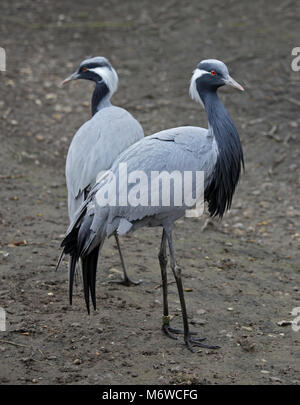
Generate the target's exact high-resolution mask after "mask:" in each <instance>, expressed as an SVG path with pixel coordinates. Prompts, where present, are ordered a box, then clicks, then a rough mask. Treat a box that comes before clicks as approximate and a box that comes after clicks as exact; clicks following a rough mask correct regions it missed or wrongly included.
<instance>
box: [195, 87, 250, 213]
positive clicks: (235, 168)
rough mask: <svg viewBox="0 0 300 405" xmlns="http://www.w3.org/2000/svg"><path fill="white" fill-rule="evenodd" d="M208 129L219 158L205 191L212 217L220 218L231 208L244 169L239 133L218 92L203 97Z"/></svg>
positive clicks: (207, 93)
mask: <svg viewBox="0 0 300 405" xmlns="http://www.w3.org/2000/svg"><path fill="white" fill-rule="evenodd" d="M200 97H201V99H202V100H203V103H204V106H205V110H206V114H207V118H208V122H209V125H210V127H211V129H212V131H213V135H214V137H215V139H216V142H217V145H218V150H219V155H218V159H217V162H216V165H215V168H214V172H213V175H212V178H211V181H210V182H209V184H208V186H207V187H206V189H205V195H204V197H205V200H206V201H207V202H208V210H209V214H210V216H219V217H220V218H221V217H222V216H223V215H224V213H225V212H226V211H227V210H228V209H229V208H230V206H231V202H232V197H233V194H234V191H235V188H236V185H237V183H238V180H239V177H240V173H241V168H242V167H244V157H243V150H242V146H241V142H240V138H239V134H238V132H237V129H236V128H235V126H234V123H233V122H232V120H231V118H230V116H229V114H228V112H227V110H226V109H225V107H224V105H223V103H222V102H221V100H220V99H219V98H218V95H217V92H216V91H210V92H205V93H204V94H200Z"/></svg>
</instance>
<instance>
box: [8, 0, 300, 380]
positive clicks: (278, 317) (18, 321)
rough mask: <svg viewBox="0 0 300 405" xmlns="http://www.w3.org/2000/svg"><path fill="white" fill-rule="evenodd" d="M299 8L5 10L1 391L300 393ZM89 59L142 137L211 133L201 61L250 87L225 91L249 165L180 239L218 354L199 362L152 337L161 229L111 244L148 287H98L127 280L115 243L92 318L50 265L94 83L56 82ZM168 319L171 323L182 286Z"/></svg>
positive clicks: (105, 260) (13, 4)
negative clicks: (99, 388)
mask: <svg viewBox="0 0 300 405" xmlns="http://www.w3.org/2000/svg"><path fill="white" fill-rule="evenodd" d="M299 15H300V4H299V2H297V1H284V2H283V1H277V0H276V1H259V0H255V1H251V2H248V1H237V0H233V1H228V2H221V1H220V2H219V1H217V2H200V1H189V2H180V1H178V0H170V1H164V2H162V1H156V0H155V1H151V2H150V1H145V0H141V1H122V2H121V1H117V0H115V1H108V0H102V1H101V2H98V1H96V0H91V1H86V2H79V1H74V0H72V1H71V0H66V1H63V2H58V1H50V0H49V1H44V0H43V1H42V0H41V1H29V0H23V1H8V0H2V2H1V14H0V24H1V25H0V33H1V37H0V38H1V39H0V46H1V47H3V48H5V50H6V52H7V71H6V72H0V125H1V133H0V136H1V149H0V158H1V160H0V183H1V207H0V265H1V268H0V307H3V308H4V309H5V310H6V316H7V331H6V332H0V382H1V383H2V384H49V383H50V384H169V383H171V384H181V383H182V384H189V383H195V384H299V383H300V331H299V332H296V331H293V330H292V327H291V324H290V322H291V321H292V320H293V319H294V318H295V316H293V315H292V314H291V311H292V310H293V308H295V307H300V283H299V278H300V277H299V258H300V230H299V225H300V208H299V200H300V176H299V175H300V165H299V159H300V133H299V131H300V115H299V111H300V107H299V105H300V96H299V89H300V72H293V71H292V69H291V61H292V56H291V50H292V48H294V47H296V46H300V44H299V34H300V32H299V31H300V29H299V27H300V25H299ZM89 55H103V56H106V57H108V58H109V59H110V61H111V62H112V64H113V66H114V67H115V69H116V70H117V72H118V74H119V79H120V85H119V90H118V92H117V94H116V95H115V96H114V97H113V102H114V104H116V105H119V106H122V107H124V108H127V109H128V110H129V111H130V112H131V113H132V114H133V115H134V116H135V117H136V118H137V119H138V120H139V121H140V122H141V124H142V125H143V127H144V130H145V134H146V135H149V134H151V133H154V132H156V131H158V130H161V129H164V128H170V127H175V126H179V125H187V124H189V125H200V126H204V127H205V126H207V122H206V117H205V114H204V112H203V110H202V109H201V107H200V106H199V105H198V104H195V103H194V102H193V101H192V100H190V99H189V96H188V85H189V80H190V77H191V73H192V71H193V69H194V68H195V66H196V65H197V63H198V62H199V61H200V60H201V59H205V58H218V59H221V60H223V61H224V62H225V63H227V64H228V67H229V69H230V72H231V73H232V76H233V77H234V78H235V79H236V80H238V81H239V82H240V83H241V84H242V85H243V86H244V87H245V89H246V91H245V92H244V93H242V92H237V91H234V90H233V89H232V88H230V89H221V90H220V95H221V98H222V100H223V101H224V102H225V104H226V107H227V109H228V110H229V112H230V114H231V116H232V118H233V120H234V122H235V123H236V126H237V128H238V130H239V133H240V136H241V140H242V144H243V148H244V153H245V162H246V171H245V174H244V175H243V176H242V178H241V181H240V184H239V186H238V188H237V191H236V194H235V198H234V201H233V206H232V209H231V211H230V212H229V213H228V214H227V215H226V216H225V218H224V219H223V221H222V222H218V221H209V222H208V223H206V219H207V217H206V216H205V217H202V218H200V219H182V220H180V221H178V222H177V224H176V229H175V247H176V251H177V255H178V258H179V263H180V265H181V267H182V269H183V277H184V278H183V282H184V287H185V288H186V290H187V292H186V301H187V307H188V312H189V317H190V323H191V324H192V327H193V329H197V330H199V332H200V334H201V335H204V336H206V337H207V340H208V342H211V343H215V344H218V345H220V346H221V349H219V350H212V351H209V350H206V349H201V350H199V351H197V352H196V353H191V352H189V351H188V349H187V348H186V346H185V345H184V342H183V338H182V337H180V338H179V339H178V340H177V341H175V340H171V339H168V338H167V337H166V336H165V335H163V333H162V331H161V315H162V291H161V288H160V283H161V280H160V269H159V263H158V260H157V254H158V248H159V244H160V233H161V231H160V229H141V230H140V231H138V232H136V233H135V234H133V235H130V236H126V237H124V238H122V241H121V242H122V246H123V248H124V252H125V256H126V261H127V263H128V267H129V272H130V275H131V276H132V277H133V278H136V279H137V278H142V279H143V284H141V285H140V286H137V287H131V288H126V287H122V286H117V285H109V284H108V283H107V281H108V280H109V279H110V278H111V277H115V276H116V274H118V273H119V272H120V271H121V269H120V263H119V257H118V254H117V250H116V246H115V242H114V240H112V239H110V240H108V241H107V242H106V244H105V246H104V248H103V251H102V257H101V260H100V264H99V269H98V282H97V284H98V285H97V301H98V309H97V311H96V312H92V313H91V315H90V316H88V315H87V313H86V310H85V305H84V301H83V295H82V288H81V284H80V283H79V284H78V286H77V288H76V290H75V298H74V303H73V306H72V307H70V306H69V304H68V297H67V291H68V275H67V261H64V262H63V265H62V266H61V268H60V270H59V271H58V272H54V269H55V264H56V261H57V258H58V254H59V244H60V241H61V240H62V236H63V234H64V232H65V230H66V228H67V226H68V216H67V205H66V186H65V177H64V164H65V158H66V153H67V149H68V146H69V144H70V141H71V139H72V136H73V135H74V133H75V132H76V130H77V129H78V128H79V126H80V125H81V124H82V123H84V122H85V121H86V120H87V119H88V117H89V116H90V98H91V93H92V89H93V85H92V84H89V83H87V82H77V83H74V84H73V85H71V86H70V87H68V88H64V89H60V88H58V83H59V82H60V81H61V80H62V79H64V78H65V77H66V76H67V75H69V74H70V73H72V72H73V71H74V70H75V69H76V67H77V65H78V63H79V62H80V61H81V60H82V59H84V58H85V57H86V56H89ZM204 224H206V226H204ZM171 280H172V278H171V273H170V281H171ZM170 310H171V313H172V315H174V319H173V324H174V325H178V326H181V312H180V304H179V299H178V295H177V291H176V287H175V284H174V283H171V284H170ZM282 321H287V322H286V323H282ZM283 325H286V326H283Z"/></svg>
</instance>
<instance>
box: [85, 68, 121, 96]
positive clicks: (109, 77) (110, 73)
mask: <svg viewBox="0 0 300 405" xmlns="http://www.w3.org/2000/svg"><path fill="white" fill-rule="evenodd" d="M89 70H90V71H91V72H94V73H96V74H97V75H99V76H101V77H102V79H103V80H104V82H105V84H106V86H107V87H108V89H109V97H111V96H112V95H113V94H114V93H115V92H116V91H117V88H118V81H119V79H118V75H117V72H116V71H115V69H114V68H113V67H111V68H109V67H107V66H103V67H97V68H93V69H89Z"/></svg>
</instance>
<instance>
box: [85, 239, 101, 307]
mask: <svg viewBox="0 0 300 405" xmlns="http://www.w3.org/2000/svg"><path fill="white" fill-rule="evenodd" d="M98 255H99V247H97V248H95V249H94V250H93V251H92V252H91V253H89V254H88V255H87V256H85V257H83V258H82V259H81V264H82V278H83V290H84V299H85V304H86V308H87V311H88V313H90V293H91V298H92V303H93V307H94V309H96V272H97V263H98Z"/></svg>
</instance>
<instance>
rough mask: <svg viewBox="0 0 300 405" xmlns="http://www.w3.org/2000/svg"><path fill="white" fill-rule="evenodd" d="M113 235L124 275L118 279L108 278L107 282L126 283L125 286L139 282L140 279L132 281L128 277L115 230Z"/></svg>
mask: <svg viewBox="0 0 300 405" xmlns="http://www.w3.org/2000/svg"><path fill="white" fill-rule="evenodd" d="M114 236H115V239H116V242H117V247H118V251H119V255H120V259H121V264H122V268H123V274H124V276H123V278H122V279H120V280H110V281H109V282H110V283H117V284H123V285H126V286H127V287H130V286H132V285H139V284H141V282H142V280H138V281H133V280H131V279H130V278H129V277H128V275H127V270H126V264H125V261H124V258H123V253H122V250H121V246H120V241H119V237H118V234H117V233H116V232H115V233H114Z"/></svg>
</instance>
